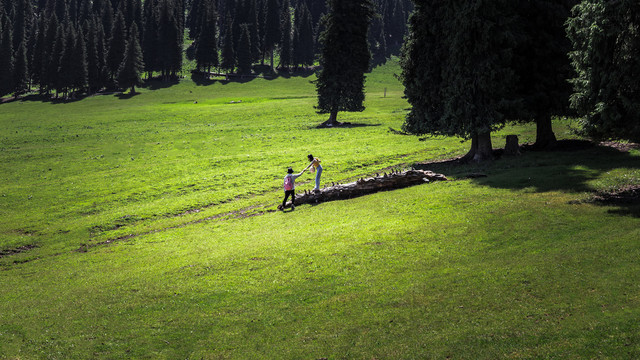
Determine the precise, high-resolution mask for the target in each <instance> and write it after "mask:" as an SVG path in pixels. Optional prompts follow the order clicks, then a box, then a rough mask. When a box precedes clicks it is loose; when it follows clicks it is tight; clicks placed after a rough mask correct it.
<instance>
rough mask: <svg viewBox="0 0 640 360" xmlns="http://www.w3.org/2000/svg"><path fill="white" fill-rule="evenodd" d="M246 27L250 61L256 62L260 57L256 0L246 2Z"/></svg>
mask: <svg viewBox="0 0 640 360" xmlns="http://www.w3.org/2000/svg"><path fill="white" fill-rule="evenodd" d="M247 25H248V26H249V33H250V35H251V36H250V41H251V60H252V62H253V61H258V60H259V59H260V55H261V51H260V49H261V45H260V22H259V21H258V3H257V2H256V0H247Z"/></svg>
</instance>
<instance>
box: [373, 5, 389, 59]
mask: <svg viewBox="0 0 640 360" xmlns="http://www.w3.org/2000/svg"><path fill="white" fill-rule="evenodd" d="M369 45H370V47H371V57H372V66H376V65H378V64H382V63H384V62H385V60H386V59H387V39H386V33H385V30H384V22H383V21H382V16H380V15H379V14H377V15H376V16H375V17H374V18H373V19H372V21H371V27H370V28H369Z"/></svg>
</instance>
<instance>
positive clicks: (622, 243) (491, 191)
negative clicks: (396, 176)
mask: <svg viewBox="0 0 640 360" xmlns="http://www.w3.org/2000/svg"><path fill="white" fill-rule="evenodd" d="M397 71H399V70H398V68H397V66H396V65H393V64H392V65H388V66H384V67H380V68H377V69H376V70H375V71H374V72H373V73H372V74H370V75H369V77H368V83H367V102H366V106H367V110H366V111H364V112H362V113H344V114H340V116H341V120H343V121H349V122H352V123H353V124H354V125H353V126H352V127H349V128H340V129H316V128H315V125H317V124H319V123H320V122H322V121H323V120H324V119H325V116H324V115H318V114H316V113H315V112H314V109H313V105H314V104H315V89H314V86H313V84H311V83H310V80H312V79H313V76H310V77H306V78H304V77H297V78H296V77H292V78H283V77H280V78H277V79H275V80H264V79H256V80H253V81H250V82H247V83H242V84H240V83H221V82H213V83H207V84H202V83H194V82H193V81H190V80H183V81H181V82H180V83H179V84H175V85H173V86H170V87H163V86H157V87H155V88H154V86H152V88H153V89H150V88H148V89H143V90H142V91H141V93H140V94H138V95H136V96H133V97H129V96H126V95H125V96H118V95H101V96H94V97H89V98H85V99H82V100H79V101H75V102H69V103H56V102H39V101H16V102H9V103H5V104H2V105H0V129H1V133H0V150H1V151H0V250H9V249H12V250H17V249H19V248H22V247H25V249H26V248H31V247H32V246H35V247H34V248H31V249H29V250H28V251H24V252H21V253H17V254H13V255H7V256H3V257H1V258H0V358H7V359H39V358H46V359H49V358H50V359H67V358H77V359H85V358H105V359H117V358H153V359H156V358H166V359H177V358H190V359H201V358H202V359H322V358H326V359H423V358H434V359H442V358H451V359H495V358H515V359H532V358H536V359H537V358H585V359H591V358H598V359H607V358H609V359H621V358H624V359H633V358H639V357H640V332H639V331H638V327H637V324H638V323H639V322H640V285H639V284H640V263H639V262H638V261H637V259H638V258H640V242H639V241H638V240H639V239H640V206H638V205H637V204H622V205H607V206H604V205H598V204H597V203H595V202H592V201H590V199H592V197H593V193H594V191H611V190H615V189H619V188H622V187H624V186H627V185H638V184H640V161H639V160H640V151H639V150H638V149H632V150H630V151H628V152H622V151H618V150H615V149H611V148H609V147H602V146H594V147H588V148H584V149H577V150H573V151H564V152H554V153H525V154H523V155H522V156H520V157H517V158H505V159H501V160H498V161H495V162H493V163H491V164H488V165H481V166H477V165H476V166H472V165H469V166H458V167H448V166H444V165H442V166H435V167H434V170H437V171H439V172H443V173H445V174H446V175H447V176H449V178H450V179H451V181H448V182H442V183H433V184H425V185H421V186H416V187H412V188H407V189H402V190H396V191H390V192H383V193H377V194H374V195H370V196H365V197H361V198H357V199H352V200H346V201H339V202H331V203H324V204H320V205H316V206H307V205H305V206H300V207H297V208H296V210H295V211H294V212H285V213H283V212H277V211H275V207H276V205H277V204H278V202H279V201H281V197H282V190H281V185H282V184H281V183H282V177H283V176H284V174H285V171H286V168H287V167H288V166H293V167H294V168H295V169H300V170H301V169H302V168H304V167H305V166H306V164H307V163H306V155H307V154H308V153H313V154H314V155H316V156H318V157H319V158H321V159H322V161H323V167H324V168H325V171H324V173H323V182H324V183H329V182H332V181H335V182H338V181H340V182H342V181H349V180H352V179H354V178H356V177H360V176H363V175H367V174H372V173H375V172H378V171H381V170H382V171H383V170H384V169H386V168H389V167H394V166H397V167H404V166H410V165H411V164H414V163H416V162H425V161H433V160H438V159H446V158H450V157H453V156H457V155H461V154H463V153H464V152H465V151H466V149H467V148H468V146H469V143H468V142H465V143H463V142H461V140H460V139H455V138H435V139H433V138H427V139H418V138H416V137H412V136H403V135H397V134H394V133H393V132H390V131H389V128H390V127H391V128H394V129H400V127H401V125H402V121H403V116H404V114H405V112H406V108H407V106H408V105H407V103H406V102H405V100H403V99H402V88H401V85H400V84H399V83H398V81H397V80H395V79H394V77H393V73H394V72H397ZM385 93H386V96H385ZM571 124H572V123H571V121H568V120H564V121H557V123H556V124H555V126H556V134H557V135H558V136H559V137H560V138H563V139H566V138H574V136H573V135H572V133H571V131H570V127H571ZM534 133H535V128H534V127H533V126H530V125H524V126H523V125H517V126H515V125H514V126H510V127H508V128H506V129H504V130H503V131H501V132H499V133H496V134H494V146H495V147H499V146H502V145H503V144H504V136H505V135H506V134H518V135H520V141H521V142H528V141H532V140H533V136H534ZM421 140H422V141H421ZM470 173H484V174H486V175H488V176H487V177H483V178H477V179H467V178H466V175H467V174H470ZM302 179H303V181H302V182H301V184H300V185H299V189H302V190H304V189H311V188H312V184H311V181H312V176H311V175H304V176H303V178H302Z"/></svg>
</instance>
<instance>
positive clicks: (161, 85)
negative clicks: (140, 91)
mask: <svg viewBox="0 0 640 360" xmlns="http://www.w3.org/2000/svg"><path fill="white" fill-rule="evenodd" d="M179 83H180V79H171V80H161V79H149V80H146V81H145V82H144V86H143V87H144V88H145V89H149V90H160V89H166V88H170V87H172V86H174V85H178V84H179Z"/></svg>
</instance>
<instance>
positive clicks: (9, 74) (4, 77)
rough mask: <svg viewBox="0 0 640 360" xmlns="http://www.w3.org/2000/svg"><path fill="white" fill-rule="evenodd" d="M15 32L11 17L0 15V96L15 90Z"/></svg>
mask: <svg viewBox="0 0 640 360" xmlns="http://www.w3.org/2000/svg"><path fill="white" fill-rule="evenodd" d="M13 64H14V59H13V32H12V30H11V22H10V21H9V18H8V17H7V16H6V15H5V14H2V17H0V97H3V96H5V95H8V94H10V93H11V91H12V90H13V83H14V80H13Z"/></svg>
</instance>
